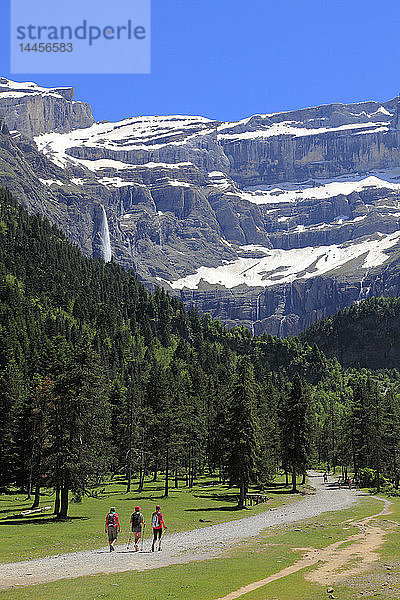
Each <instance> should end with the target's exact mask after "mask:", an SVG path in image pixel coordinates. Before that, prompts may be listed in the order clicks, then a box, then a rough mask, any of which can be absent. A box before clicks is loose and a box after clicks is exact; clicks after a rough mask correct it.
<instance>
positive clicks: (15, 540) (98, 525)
mask: <svg viewBox="0 0 400 600" xmlns="http://www.w3.org/2000/svg"><path fill="white" fill-rule="evenodd" d="M215 484H216V482H215V479H212V478H206V477H204V478H201V479H200V480H198V481H197V483H196V485H195V486H194V487H193V488H192V489H191V490H189V489H188V488H186V487H182V488H178V489H174V488H172V489H171V490H170V493H169V497H168V498H163V490H164V487H163V481H162V480H160V481H159V482H152V481H147V482H146V484H145V489H144V491H143V492H142V493H140V494H139V493H136V492H130V493H128V494H126V493H125V487H126V484H125V482H124V481H123V480H122V479H121V480H116V481H114V482H112V483H108V484H106V485H104V486H100V489H103V488H104V491H103V492H102V493H99V494H98V497H97V498H92V497H87V496H85V497H84V498H83V499H82V502H81V503H79V504H76V503H71V505H70V513H69V514H70V518H69V520H68V521H66V522H59V521H57V520H56V519H55V518H54V516H52V515H51V511H48V513H44V514H40V515H32V516H27V517H21V516H19V513H20V512H21V511H22V510H25V509H27V508H29V507H30V506H31V503H32V501H26V500H24V496H23V495H21V494H3V495H0V562H14V561H17V560H25V559H31V558H37V557H40V556H46V555H50V554H60V553H63V552H72V551H77V550H86V549H90V548H99V547H101V546H104V545H106V536H105V534H104V520H105V516H106V514H107V512H108V511H109V509H110V506H115V507H116V509H117V512H118V513H119V516H120V522H121V534H120V543H126V540H127V539H128V535H129V520H130V515H131V513H132V512H133V510H134V507H135V505H137V504H139V506H140V507H141V508H142V512H143V514H144V517H145V519H146V520H147V522H148V527H149V526H150V515H151V513H152V512H153V511H154V506H155V504H160V505H161V507H162V511H163V513H164V517H165V521H166V524H167V526H168V532H169V533H173V532H176V531H182V530H187V529H194V528H196V527H204V526H207V525H210V524H213V523H220V522H222V521H229V520H232V519H239V518H242V517H244V516H247V515H250V514H255V513H258V512H261V511H264V510H268V509H269V508H274V507H277V506H281V505H282V504H285V503H286V504H287V503H289V502H292V501H294V500H296V499H298V497H299V496H298V494H290V491H289V488H287V487H285V486H284V483H283V482H279V481H278V482H277V483H275V484H274V485H273V486H271V487H270V488H267V489H266V490H265V491H266V494H267V495H268V496H269V500H268V502H267V503H264V504H260V505H258V506H254V507H253V508H247V509H245V510H241V511H238V510H237V507H236V503H237V502H236V498H237V494H238V490H237V488H231V489H229V488H228V487H227V486H224V485H220V484H216V485H215ZM133 489H135V486H134V488H133ZM53 500H54V498H53V497H51V496H44V497H43V498H42V501H41V503H40V505H41V506H47V505H50V504H52V502H53Z"/></svg>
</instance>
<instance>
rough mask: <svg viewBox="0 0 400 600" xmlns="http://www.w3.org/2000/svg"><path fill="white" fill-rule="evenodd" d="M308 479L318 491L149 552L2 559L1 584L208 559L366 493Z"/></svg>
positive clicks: (169, 539)
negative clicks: (271, 529)
mask: <svg viewBox="0 0 400 600" xmlns="http://www.w3.org/2000/svg"><path fill="white" fill-rule="evenodd" d="M309 482H310V484H311V485H312V486H313V487H314V488H315V490H316V493H315V494H310V495H306V496H305V497H304V498H302V499H301V500H299V501H298V502H295V503H293V504H289V505H287V506H282V507H281V508H278V509H272V510H268V511H265V512H262V513H259V514H258V515H254V516H252V517H245V518H243V519H238V520H236V521H230V522H228V523H220V524H218V525H211V526H210V527H204V528H201V529H193V530H192V531H185V532H182V533H174V534H171V535H168V534H167V535H165V537H164V536H163V551H162V552H154V553H151V552H149V546H150V540H149V537H147V539H146V540H145V551H144V552H137V553H135V552H130V551H128V550H127V548H126V546H125V545H123V544H122V540H121V543H120V544H119V546H117V547H116V551H115V552H112V553H110V552H109V549H108V547H107V548H100V549H96V550H89V551H87V550H86V551H84V552H71V553H68V554H59V555H56V556H48V557H45V558H38V559H34V560H29V561H21V562H16V563H5V564H0V572H1V581H0V589H7V588H11V587H15V586H24V585H33V584H39V583H46V582H49V581H55V580H57V579H65V578H73V577H81V576H83V575H94V574H96V573H118V572H121V571H143V570H146V569H157V568H159V567H165V566H168V565H174V564H182V563H186V562H191V561H195V560H205V559H208V558H214V557H216V556H218V555H220V554H221V553H222V552H223V551H224V550H225V549H227V548H231V547H232V541H233V540H235V543H237V542H238V541H241V540H245V539H248V538H251V537H255V536H257V535H259V533H260V532H261V531H262V530H264V529H266V528H267V527H273V526H275V525H281V524H285V523H293V522H294V521H299V520H302V519H308V518H311V517H316V516H317V515H320V514H321V513H324V512H328V511H336V510H343V509H345V508H349V507H350V506H351V505H352V504H353V503H354V502H357V501H358V498H359V497H360V496H361V495H362V493H360V492H357V491H356V490H348V489H347V488H342V489H341V490H339V489H338V488H337V486H333V485H329V484H333V480H332V479H330V481H329V483H328V485H326V484H325V485H324V483H323V481H322V476H321V475H320V474H318V473H314V472H310V473H309Z"/></svg>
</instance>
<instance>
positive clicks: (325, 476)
mask: <svg viewBox="0 0 400 600" xmlns="http://www.w3.org/2000/svg"><path fill="white" fill-rule="evenodd" d="M324 483H328V474H327V472H326V471H325V473H324Z"/></svg>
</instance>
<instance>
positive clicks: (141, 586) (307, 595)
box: [0, 497, 400, 600]
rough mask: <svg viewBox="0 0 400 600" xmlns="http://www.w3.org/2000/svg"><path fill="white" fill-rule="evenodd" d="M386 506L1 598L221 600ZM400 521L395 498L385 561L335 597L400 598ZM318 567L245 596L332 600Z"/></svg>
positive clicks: (374, 504) (372, 504) (369, 503)
mask: <svg viewBox="0 0 400 600" xmlns="http://www.w3.org/2000/svg"><path fill="white" fill-rule="evenodd" d="M381 506H382V504H381V503H380V502H379V501H378V500H377V499H375V498H373V497H371V498H366V499H363V500H362V501H361V502H360V503H359V504H358V505H357V506H356V507H353V508H351V509H349V510H346V511H340V512H337V513H327V514H326V515H324V516H322V517H319V518H318V519H316V518H313V519H310V520H308V521H303V522H301V523H293V524H290V525H287V526H280V527H277V528H274V529H271V530H267V531H266V532H265V533H264V534H262V535H261V536H260V537H259V538H258V539H257V540H256V541H251V542H246V543H245V544H242V545H240V547H237V548H233V549H232V551H231V553H230V556H229V557H224V558H220V559H214V560H209V561H204V562H198V563H190V564H186V565H181V566H173V567H168V568H161V569H157V570H154V571H147V572H143V573H137V572H129V573H121V574H116V575H107V576H105V575H97V576H92V577H84V578H79V579H75V580H63V581H59V582H55V583H50V584H46V585H41V586H32V587H25V588H21V589H16V590H10V591H6V592H0V600H21V599H23V598H29V599H30V600H53V599H55V598H56V599H57V600H72V599H73V598H77V599H79V600H100V599H101V600H125V599H130V598H132V599H133V598H134V599H135V600H215V599H216V598H220V597H223V596H225V595H226V594H228V593H230V592H232V591H234V590H237V589H238V588H240V587H241V586H243V585H247V584H249V583H252V582H256V581H258V580H260V579H263V578H265V577H267V576H268V575H271V574H273V573H276V572H277V571H280V570H281V569H283V568H285V567H287V566H288V565H291V564H293V563H294V562H296V561H297V560H298V559H299V558H300V557H301V556H302V554H303V553H304V551H302V550H293V549H296V548H297V549H299V548H306V547H313V548H325V547H326V546H329V545H331V544H332V543H334V542H336V541H338V540H341V539H345V538H348V537H349V536H351V535H353V534H355V533H357V532H358V531H359V529H358V528H357V527H356V526H354V525H353V524H351V523H349V520H350V519H351V520H354V519H362V518H364V517H367V516H369V515H372V514H375V513H376V512H379V510H380V508H381ZM399 518H400V500H399V499H395V500H394V501H393V511H392V514H390V515H387V516H384V517H379V518H378V519H377V522H379V524H380V525H381V526H382V527H386V526H388V525H389V524H390V526H391V528H392V529H391V530H390V533H389V534H388V536H387V539H386V540H385V543H384V546H383V547H382V549H381V551H380V553H381V558H380V559H379V560H378V561H376V562H374V563H373V564H371V565H370V566H369V568H368V570H367V571H366V572H363V573H360V574H358V575H353V576H351V577H350V578H348V580H344V581H342V582H341V583H340V585H333V587H334V597H335V598H338V599H340V600H356V599H360V598H367V599H372V598H374V599H378V600H379V599H380V600H398V599H399V598H400V581H399V559H400V543H399V542H400V533H399V528H398V526H395V525H394V524H393V521H394V522H396V521H397V522H399ZM317 567H318V565H316V566H312V567H310V568H307V569H304V570H302V571H299V572H297V573H294V574H292V575H289V576H287V577H284V578H283V579H280V580H278V581H275V582H274V583H270V584H268V585H267V586H264V587H260V588H259V589H257V590H255V591H252V592H250V593H247V594H245V595H243V596H241V597H242V598H243V600H273V599H277V600H321V599H325V598H326V599H327V600H328V598H329V594H328V593H327V589H328V587H329V585H330V582H329V580H327V581H326V582H324V583H323V584H316V583H311V582H309V581H307V580H306V579H305V578H304V573H306V572H312V571H313V570H314V569H316V568H317ZM361 592H363V594H362V595H361Z"/></svg>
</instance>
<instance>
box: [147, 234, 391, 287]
mask: <svg viewBox="0 0 400 600" xmlns="http://www.w3.org/2000/svg"><path fill="white" fill-rule="evenodd" d="M399 241H400V231H396V232H395V233H392V234H390V235H384V234H381V233H378V234H376V235H375V236H372V237H371V238H368V239H366V240H364V241H360V240H357V241H356V242H347V243H345V244H340V245H337V244H333V245H330V246H318V247H307V248H296V249H292V250H283V249H280V248H274V249H270V248H264V247H263V246H256V245H250V246H242V247H241V250H242V251H246V252H249V251H250V252H257V253H262V254H264V256H263V257H261V258H259V257H257V258H246V257H240V258H238V259H237V260H234V261H233V262H230V263H228V264H222V265H220V266H218V267H215V268H212V267H200V268H199V269H197V271H196V272H195V273H193V274H192V275H188V276H186V277H182V278H181V279H178V280H176V281H168V282H167V283H168V284H169V285H170V286H171V287H172V288H173V289H175V290H182V289H185V288H188V289H192V290H194V289H199V287H201V282H202V281H203V282H207V283H208V284H211V285H221V286H224V287H226V288H234V287H237V286H240V285H245V286H248V287H260V286H261V287H269V286H271V285H276V284H280V283H290V282H292V281H295V280H296V279H309V278H310V277H316V276H319V275H323V274H325V273H328V272H330V271H334V270H337V269H340V268H342V267H343V266H344V265H346V263H348V262H349V261H353V260H354V259H359V260H360V265H359V266H360V268H362V269H369V268H372V267H377V266H380V265H382V264H384V263H385V262H386V261H387V260H388V258H389V257H388V255H387V254H386V253H385V252H386V251H387V250H389V249H390V248H392V247H393V246H395V245H396V244H397V243H398V242H399ZM158 280H159V281H165V280H162V279H161V278H158Z"/></svg>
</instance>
